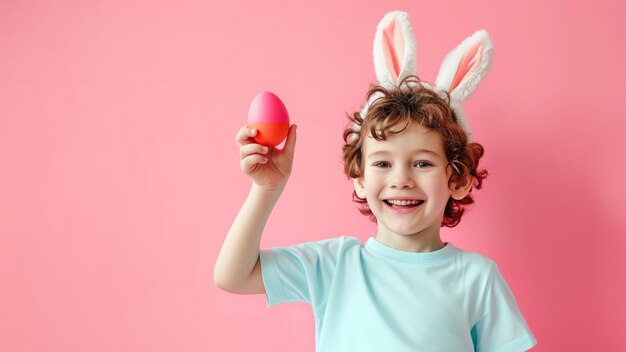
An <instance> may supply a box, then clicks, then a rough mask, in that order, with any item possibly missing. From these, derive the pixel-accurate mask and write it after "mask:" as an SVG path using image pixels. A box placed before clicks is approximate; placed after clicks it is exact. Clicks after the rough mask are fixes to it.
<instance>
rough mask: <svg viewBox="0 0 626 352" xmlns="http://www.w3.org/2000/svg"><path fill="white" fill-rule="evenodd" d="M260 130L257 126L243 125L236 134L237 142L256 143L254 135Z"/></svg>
mask: <svg viewBox="0 0 626 352" xmlns="http://www.w3.org/2000/svg"><path fill="white" fill-rule="evenodd" d="M257 133H258V130H257V129H256V128H249V127H248V126H243V127H242V128H240V129H239V131H237V135H236V136H235V142H237V144H239V145H244V144H250V143H254V139H253V138H252V137H254V136H256V135H257Z"/></svg>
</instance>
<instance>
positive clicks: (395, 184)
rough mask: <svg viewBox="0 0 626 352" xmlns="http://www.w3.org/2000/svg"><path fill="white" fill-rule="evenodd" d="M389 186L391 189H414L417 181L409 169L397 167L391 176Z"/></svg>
mask: <svg viewBox="0 0 626 352" xmlns="http://www.w3.org/2000/svg"><path fill="white" fill-rule="evenodd" d="M389 177H390V179H389V185H390V186H391V188H394V189H397V188H414V187H415V180H414V179H413V176H412V175H411V171H410V170H408V169H407V167H400V166H399V167H396V168H394V170H393V171H392V172H391V174H390V175H389Z"/></svg>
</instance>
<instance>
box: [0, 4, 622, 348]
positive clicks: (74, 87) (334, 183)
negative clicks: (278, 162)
mask: <svg viewBox="0 0 626 352" xmlns="http://www.w3.org/2000/svg"><path fill="white" fill-rule="evenodd" d="M576 3H577V5H576V6H572V5H571V4H572V2H571V1H568V0H558V1H550V2H546V1H524V2H523V3H522V2H508V3H505V2H502V1H493V2H487V1H471V2H469V1H456V2H451V1H428V2H417V1H396V2H395V3H393V4H388V2H385V1H371V2H370V3H369V4H367V5H365V4H364V2H362V1H349V2H348V1H345V2H337V1H323V2H319V1H316V2H310V3H304V2H300V3H297V4H294V3H293V2H287V1H285V2H279V1H273V2H265V3H264V4H263V5H260V4H259V2H256V1H249V2H246V1H240V0H230V1H219V2H217V1H196V2H191V1H170V2H158V3H157V2H153V1H134V2H128V1H53V2H47V1H2V2H0V100H1V101H0V317H1V318H0V350H1V351H66V352H67V351H248V350H257V351H288V350H289V351H313V350H314V325H313V316H312V313H311V309H310V307H309V306H307V305H305V304H299V303H296V304H287V305H282V306H278V307H276V308H272V309H268V308H267V307H266V305H265V298H264V296H263V295H253V296H237V295H231V294H228V293H225V292H222V291H220V290H219V289H217V288H216V287H215V286H214V285H213V280H212V272H213V265H214V263H215V259H216V256H217V253H218V251H219V248H220V246H221V243H222V241H223V238H224V236H225V235H226V232H227V231H228V229H229V227H230V224H231V222H232V220H233V219H234V217H235V215H236V214H237V212H238V210H239V207H240V206H241V204H242V202H243V200H244V199H245V197H246V195H247V192H248V189H249V186H250V181H249V180H248V179H247V178H246V177H245V176H244V175H243V174H242V173H241V172H240V170H239V156H238V150H237V148H236V146H235V143H234V136H235V133H236V131H237V130H238V129H239V128H240V127H241V126H242V125H243V124H245V122H246V115H247V109H248V106H249V103H250V102H251V100H252V98H253V97H254V96H255V95H256V94H257V93H258V92H260V91H262V90H271V91H273V92H275V93H276V94H278V95H279V96H280V97H281V98H282V99H283V101H284V102H285V104H286V106H287V108H288V110H289V112H290V115H291V117H292V121H293V122H295V123H297V124H298V126H299V128H298V133H299V137H298V138H299V139H298V145H297V150H296V160H295V163H294V171H293V174H292V176H291V179H290V182H289V185H288V187H287V189H286V191H285V193H284V195H283V197H282V199H281V200H280V202H279V204H278V205H277V207H276V208H275V210H274V213H273V215H272V217H271V219H270V221H269V223H268V225H267V227H266V231H265V235H264V237H263V240H262V247H263V248H267V247H269V246H274V245H287V244H292V243H296V242H301V241H307V240H316V239H322V238H327V237H332V236H339V235H351V236H357V237H359V238H360V239H361V240H363V241H365V240H366V239H367V238H368V237H369V236H373V235H375V230H376V229H375V226H374V224H373V223H370V222H369V221H367V220H366V218H364V217H362V216H361V215H360V214H359V213H358V211H357V210H356V209H355V207H354V205H353V204H352V202H351V201H350V194H351V191H352V190H351V184H350V183H349V182H348V180H347V179H346V178H345V177H344V175H343V173H342V166H341V162H340V148H341V143H342V141H341V131H342V128H343V126H344V124H345V122H346V119H345V113H346V112H352V111H354V110H356V109H358V108H360V106H361V104H362V100H363V98H364V94H365V92H366V90H367V87H368V85H369V84H370V83H373V82H374V70H373V64H372V57H371V46H372V40H373V36H374V30H375V27H376V24H377V23H378V21H379V20H380V18H382V16H383V15H384V14H385V13H386V12H387V11H389V10H395V9H403V10H406V11H408V12H409V14H410V15H411V17H412V21H413V27H414V30H415V35H416V38H417V41H418V56H419V60H418V72H419V73H420V74H421V76H422V77H423V78H424V79H426V80H428V81H433V80H434V79H435V77H436V73H437V70H438V69H439V64H440V63H441V60H442V59H443V57H444V56H445V54H446V53H447V52H448V51H449V50H450V49H452V48H453V47H454V46H456V45H457V44H458V43H459V42H460V41H461V40H462V39H463V38H465V37H467V36H469V35H470V34H472V33H473V32H474V31H475V30H476V29H479V28H485V29H487V30H488V31H489V32H490V33H491V36H492V38H493V40H494V43H495V58H494V60H495V61H494V64H493V66H492V70H491V72H490V74H489V75H488V76H487V77H486V79H485V80H484V81H483V82H482V84H481V85H480V87H479V88H478V90H477V91H476V93H475V94H474V96H473V97H472V99H471V101H470V102H468V103H467V104H466V105H465V107H466V111H467V113H468V116H469V118H470V121H471V123H472V128H473V131H474V135H475V138H476V141H477V142H479V143H481V144H483V146H484V147H485V149H486V154H485V156H484V159H483V160H482V166H484V167H486V168H487V169H488V170H489V171H490V176H489V177H488V178H487V179H486V180H485V183H484V187H485V188H484V189H483V190H480V191H478V193H477V196H476V198H477V204H476V205H475V207H474V208H473V209H472V210H471V211H470V212H469V213H468V214H467V216H466V217H465V218H464V219H463V221H462V222H461V224H460V225H459V226H458V227H456V228H454V229H447V228H446V229H442V235H443V238H444V240H446V241H451V242H453V243H455V244H456V245H457V246H459V247H461V248H464V249H466V250H471V251H477V252H480V253H482V254H485V255H487V256H489V257H491V258H492V259H494V260H495V261H496V262H497V263H498V264H499V266H500V268H501V271H502V272H503V274H504V276H505V278H506V279H507V281H508V282H509V284H510V286H511V288H512V289H513V292H514V293H515V297H516V299H517V301H518V304H519V305H520V308H521V309H522V312H523V313H524V315H525V317H526V319H527V321H528V323H529V325H530V327H531V329H532V331H533V332H534V334H535V336H536V337H537V339H538V340H539V344H538V346H537V347H536V348H535V349H534V351H624V350H625V349H626V334H624V333H623V331H624V330H623V329H624V326H625V325H626V303H624V302H625V301H624V295H625V294H626V284H625V282H626V280H624V277H625V276H626V260H625V259H624V253H625V250H626V240H625V239H624V235H625V234H626V221H625V220H624V216H623V214H624V212H625V211H626V206H625V205H624V204H625V203H624V199H626V191H625V190H626V187H625V186H624V180H623V178H622V175H623V174H624V172H625V171H626V167H625V166H624V151H625V150H626V136H625V131H626V123H625V122H624V112H623V108H622V105H623V100H624V82H625V81H626V75H625V68H624V64H623V61H624V54H625V53H626V41H625V40H624V37H625V32H626V31H625V29H626V25H625V24H624V23H625V22H624V20H623V13H624V10H625V9H624V5H622V4H620V2H619V1H617V0H614V1H588V0H585V1H577V2H576Z"/></svg>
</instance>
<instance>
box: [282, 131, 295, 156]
mask: <svg viewBox="0 0 626 352" xmlns="http://www.w3.org/2000/svg"><path fill="white" fill-rule="evenodd" d="M297 127H298V126H296V125H291V127H289V133H288V134H287V141H286V142H285V147H284V148H283V149H284V150H285V153H287V154H289V156H291V157H293V153H294V151H295V149H296V128H297Z"/></svg>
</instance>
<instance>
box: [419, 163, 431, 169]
mask: <svg viewBox="0 0 626 352" xmlns="http://www.w3.org/2000/svg"><path fill="white" fill-rule="evenodd" d="M419 165H425V166H421V167H420V166H419ZM415 166H416V167H418V168H420V169H423V168H426V167H428V166H433V165H432V164H431V163H429V162H426V161H418V162H416V163H415Z"/></svg>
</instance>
